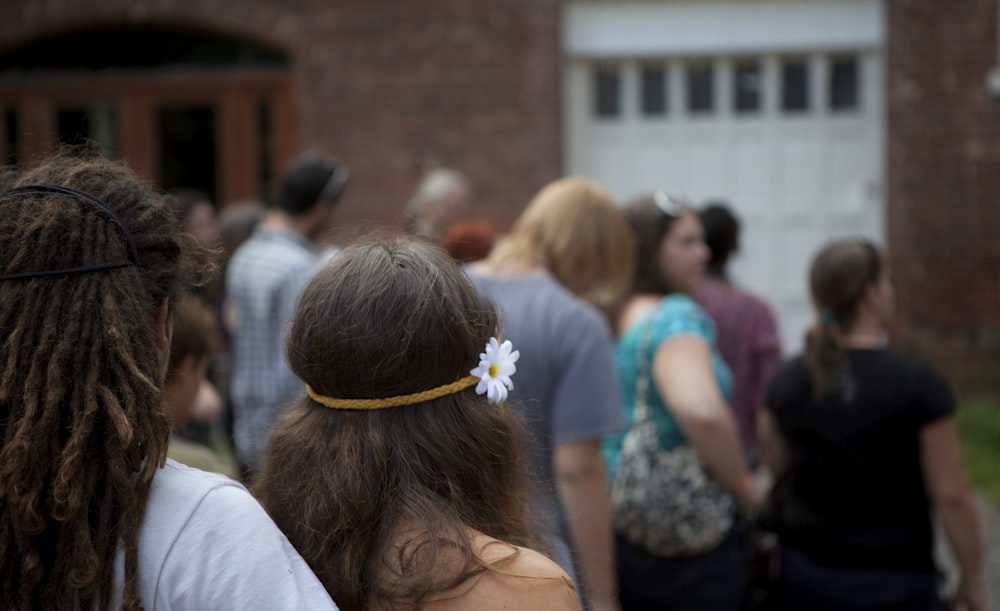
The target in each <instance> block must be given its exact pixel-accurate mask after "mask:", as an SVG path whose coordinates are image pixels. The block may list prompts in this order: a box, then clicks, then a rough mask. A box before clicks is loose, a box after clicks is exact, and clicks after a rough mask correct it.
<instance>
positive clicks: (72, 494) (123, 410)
mask: <svg viewBox="0 0 1000 611" xmlns="http://www.w3.org/2000/svg"><path fill="white" fill-rule="evenodd" d="M39 184H47V185H55V186H57V187H69V188H72V189H76V190H78V191H83V192H84V193H86V194H89V195H91V196H93V197H95V198H98V199H100V200H102V201H103V202H104V203H105V204H106V205H107V206H108V207H109V208H110V209H111V210H113V211H114V213H116V214H117V215H118V217H119V218H120V219H121V221H122V223H123V225H124V230H122V229H119V228H118V227H117V226H116V225H115V224H114V223H113V222H111V220H110V219H109V216H108V215H106V214H105V213H102V211H101V210H100V209H98V208H97V207H96V206H95V205H92V204H90V203H88V202H87V201H86V200H85V199H81V198H78V197H74V196H72V195H71V194H66V193H60V192H51V191H49V192H46V191H30V192H27V193H25V192H21V193H8V192H7V189H9V188H14V187H18V186H25V185H39ZM125 233H130V234H131V237H132V239H133V241H134V245H135V253H137V255H138V262H139V264H138V265H126V266H122V267H116V268H111V269H107V268H105V269H98V270H93V269H91V271H86V272H84V273H71V274H60V275H51V276H42V277H37V276H36V277H30V278H25V277H19V278H15V279H6V280H0V342H2V343H0V440H2V441H0V443H2V445H0V607H2V608H4V609H73V608H78V609H94V608H97V609H101V610H102V611H103V610H105V609H108V608H109V607H110V606H111V604H112V603H111V601H112V600H114V599H116V598H117V597H118V596H119V592H120V596H121V608H122V609H129V610H134V609H141V608H142V602H141V601H140V600H139V597H138V593H137V592H138V589H137V577H136V575H137V565H138V559H137V554H138V549H137V546H138V533H139V528H140V524H141V522H142V517H143V513H144V510H145V506H146V500H147V498H148V495H149V491H150V486H151V484H152V481H153V475H154V473H155V472H156V470H157V469H158V468H159V467H161V466H162V465H163V463H164V460H165V457H166V452H167V443H168V440H169V437H170V419H169V417H168V415H167V412H166V410H165V407H164V405H163V402H162V398H161V387H162V383H163V380H162V377H163V373H162V370H163V364H164V363H163V355H162V351H159V350H157V336H156V334H157V330H156V325H155V324H154V321H155V320H156V317H157V315H158V313H159V312H160V308H161V307H162V305H163V304H164V303H165V301H166V303H168V304H169V303H171V301H169V298H171V297H173V296H174V295H175V294H176V291H177V288H178V286H179V284H180V283H181V282H182V281H184V280H186V276H185V274H184V272H186V271H191V269H192V268H190V267H189V266H188V265H187V264H186V261H187V255H186V253H185V246H184V243H182V241H181V240H182V239H183V238H181V237H180V234H179V231H178V227H177V226H176V221H175V216H174V214H173V213H172V212H171V210H170V209H169V207H168V206H167V205H166V204H165V203H164V202H163V200H162V198H161V196H160V195H159V194H157V193H155V192H153V191H152V190H151V188H150V187H149V186H148V185H146V184H144V183H143V182H142V181H141V180H140V179H139V177H138V176H137V175H136V174H135V173H134V172H133V171H132V170H130V169H129V168H128V167H126V166H125V165H124V164H122V163H119V162H115V161H111V160H108V159H104V158H101V157H100V156H99V155H98V154H96V153H94V152H93V151H87V150H68V149H67V150H63V151H61V152H59V153H58V154H56V155H55V156H54V157H53V158H51V159H49V160H47V161H44V162H42V163H41V165H38V166H37V167H35V168H33V169H29V170H28V171H25V172H23V173H18V172H16V171H14V170H13V169H7V170H5V174H4V175H3V177H2V179H0V275H7V274H10V275H17V274H21V275H25V274H31V273H37V272H43V271H51V270H67V269H72V268H79V267H91V266H100V265H102V264H104V263H107V262H109V261H115V260H124V259H127V258H130V257H129V249H128V245H127V242H126V239H125V236H124V235H123V234H125ZM119 551H123V552H124V575H123V576H122V575H120V574H119V575H115V574H114V573H115V571H114V566H115V558H116V554H117V553H119ZM115 584H117V585H118V586H120V587H121V590H120V591H119V592H115V591H114V590H116V585H115Z"/></svg>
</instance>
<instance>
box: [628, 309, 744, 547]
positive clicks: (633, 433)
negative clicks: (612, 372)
mask: <svg viewBox="0 0 1000 611" xmlns="http://www.w3.org/2000/svg"><path fill="white" fill-rule="evenodd" d="M651 327H652V320H650V322H649V323H647V324H646V328H645V330H644V332H643V337H642V340H641V341H640V342H639V344H640V345H639V371H638V375H637V377H636V399H635V402H636V405H635V422H634V424H633V425H632V427H631V428H630V429H629V431H628V432H627V433H626V434H625V438H624V440H623V443H622V449H621V454H620V457H619V463H618V470H617V472H616V474H615V479H614V482H613V483H612V485H611V510H612V514H613V522H614V526H615V530H616V531H617V532H618V533H619V534H620V535H622V536H624V537H625V538H626V539H627V540H628V541H629V542H630V543H632V544H633V545H636V546H638V547H640V548H642V549H645V550H646V551H647V552H649V553H650V554H652V555H654V556H658V557H661V558H675V557H683V556H693V555H696V554H701V553H704V552H707V551H710V550H712V549H713V548H715V547H716V546H718V545H719V544H720V543H721V542H722V540H723V539H724V538H725V537H726V535H727V534H728V533H729V531H730V529H731V528H732V526H733V519H734V516H735V512H736V502H735V500H734V499H733V497H732V495H731V494H729V492H727V491H726V489H725V488H723V487H722V486H721V485H720V484H719V483H718V482H716V481H715V480H714V479H713V478H712V476H711V475H709V474H708V472H707V471H706V469H705V465H704V464H703V463H702V460H701V458H700V457H699V456H698V452H697V451H696V450H695V448H694V447H692V446H691V445H690V444H688V443H682V444H680V445H678V446H676V447H675V448H673V449H672V450H664V449H662V448H661V447H660V442H659V439H658V438H657V435H656V425H655V422H654V421H653V415H652V413H651V412H650V409H649V396H648V393H649V381H648V375H647V372H648V368H649V363H648V362H647V359H646V358H645V357H646V347H647V345H648V342H649V334H650V328H651Z"/></svg>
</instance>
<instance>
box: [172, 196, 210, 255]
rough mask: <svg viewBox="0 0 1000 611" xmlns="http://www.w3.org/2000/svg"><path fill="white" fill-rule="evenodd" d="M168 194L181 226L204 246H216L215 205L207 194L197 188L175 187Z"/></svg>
mask: <svg viewBox="0 0 1000 611" xmlns="http://www.w3.org/2000/svg"><path fill="white" fill-rule="evenodd" d="M170 195H171V200H170V203H171V205H172V207H173V209H174V213H175V214H176V215H177V219H178V220H179V221H180V222H181V227H182V228H183V229H184V230H185V231H187V232H188V233H189V234H191V235H192V236H193V237H194V239H195V240H196V241H197V242H198V244H200V245H201V246H203V247H204V248H215V247H216V246H218V243H219V225H218V223H217V222H216V220H215V206H213V205H212V200H210V199H209V198H208V195H206V194H205V193H204V192H203V191H199V190H197V189H177V190H174V191H171V192H170Z"/></svg>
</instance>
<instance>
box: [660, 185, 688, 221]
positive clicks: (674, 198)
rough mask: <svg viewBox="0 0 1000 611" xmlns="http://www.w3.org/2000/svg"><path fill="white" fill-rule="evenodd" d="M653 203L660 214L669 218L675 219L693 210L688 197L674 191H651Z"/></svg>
mask: <svg viewBox="0 0 1000 611" xmlns="http://www.w3.org/2000/svg"><path fill="white" fill-rule="evenodd" d="M653 201H654V202H655V203H656V207H657V208H658V209H659V210H660V212H662V213H663V214H665V215H666V216H668V217H670V218H677V217H679V216H681V215H682V214H684V213H685V212H687V211H688V210H691V209H692V208H693V206H692V205H691V200H690V199H688V196H687V195H684V193H682V192H680V191H678V190H676V189H657V190H656V191H653Z"/></svg>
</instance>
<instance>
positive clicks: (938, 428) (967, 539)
mask: <svg viewBox="0 0 1000 611" xmlns="http://www.w3.org/2000/svg"><path fill="white" fill-rule="evenodd" d="M920 459H921V465H922V468H923V475H924V481H925V483H926V485H927V493H928V495H929V496H930V499H931V502H932V503H933V505H934V509H935V510H936V511H937V514H938V515H939V516H940V517H941V522H942V524H943V525H944V532H945V536H946V537H947V538H948V542H949V544H950V545H951V548H952V550H953V551H954V553H955V558H956V560H957V561H958V565H959V567H960V568H961V569H962V577H961V581H960V582H959V584H958V589H957V590H956V591H955V608H956V609H968V610H970V611H980V610H981V609H983V608H984V602H983V585H982V572H981V571H982V548H981V544H980V539H979V519H978V517H977V515H976V507H975V504H974V502H973V497H972V487H971V486H970V485H969V479H968V477H967V476H966V474H965V468H964V467H963V465H962V452H961V447H960V446H959V442H958V431H957V429H956V427H955V418H954V417H952V416H948V417H945V418H940V419H938V420H935V421H934V422H931V423H930V424H927V425H925V426H924V427H923V428H922V429H921V430H920Z"/></svg>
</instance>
